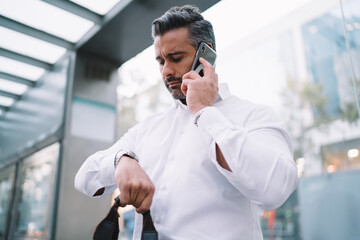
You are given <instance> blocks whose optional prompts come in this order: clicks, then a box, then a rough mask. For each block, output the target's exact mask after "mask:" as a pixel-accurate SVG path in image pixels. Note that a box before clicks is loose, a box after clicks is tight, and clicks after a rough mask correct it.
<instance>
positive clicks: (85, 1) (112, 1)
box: [71, 0, 121, 15]
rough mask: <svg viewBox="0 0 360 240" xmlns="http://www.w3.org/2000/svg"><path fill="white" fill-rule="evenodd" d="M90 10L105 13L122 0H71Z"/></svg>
mask: <svg viewBox="0 0 360 240" xmlns="http://www.w3.org/2000/svg"><path fill="white" fill-rule="evenodd" d="M71 1H72V2H75V3H77V4H79V5H81V6H83V7H85V8H88V9H89V10H91V11H93V12H96V13H98V14H101V15H105V14H106V13H107V12H108V11H110V10H111V9H112V8H113V7H114V6H115V5H116V4H117V3H118V2H120V1H121V0H102V1H98V0H71Z"/></svg>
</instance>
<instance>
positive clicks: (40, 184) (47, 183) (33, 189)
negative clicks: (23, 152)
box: [16, 143, 59, 236]
mask: <svg viewBox="0 0 360 240" xmlns="http://www.w3.org/2000/svg"><path fill="white" fill-rule="evenodd" d="M58 156H59V144H58V143H56V144H54V145H52V146H50V147H47V148H45V149H43V150H41V151H39V152H38V153H35V154H34V155H32V156H31V157H29V158H28V159H26V161H27V163H26V165H25V167H24V169H23V173H22V176H23V177H22V184H21V199H20V204H19V207H18V219H17V226H16V233H17V235H19V234H20V235H28V236H43V235H46V234H47V231H48V225H49V211H50V202H51V195H52V191H53V189H52V187H53V181H54V163H55V162H56V161H57V159H58Z"/></svg>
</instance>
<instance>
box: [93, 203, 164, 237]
mask: <svg viewBox="0 0 360 240" xmlns="http://www.w3.org/2000/svg"><path fill="white" fill-rule="evenodd" d="M119 207H120V198H119V196H117V197H116V198H115V203H114V204H113V205H112V206H111V208H110V211H109V213H108V215H107V216H106V217H105V218H104V219H103V220H102V221H101V222H100V223H99V224H98V225H97V227H96V228H95V231H94V234H93V239H94V240H117V239H118V236H119V214H118V212H117V210H118V208H119ZM157 239H158V234H157V231H156V229H155V227H154V224H153V221H152V218H151V215H150V210H149V211H147V212H145V213H143V230H142V233H141V240H157Z"/></svg>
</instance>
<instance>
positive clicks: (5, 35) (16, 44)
mask: <svg viewBox="0 0 360 240" xmlns="http://www.w3.org/2000/svg"><path fill="white" fill-rule="evenodd" d="M0 36H1V38H0V47H2V48H5V49H8V50H10V51H13V52H17V53H20V54H23V55H27V56H30V57H33V58H36V59H39V60H42V61H45V62H48V63H55V62H56V61H57V60H58V59H59V58H60V57H61V56H62V55H64V54H65V52H66V49H65V48H62V47H58V46H56V45H53V44H50V43H48V42H45V41H41V40H39V39H37V38H33V37H29V36H28V35H25V34H22V33H19V32H15V31H12V30H9V29H7V28H4V27H1V26H0Z"/></svg>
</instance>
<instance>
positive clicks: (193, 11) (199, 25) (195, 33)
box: [151, 5, 216, 50]
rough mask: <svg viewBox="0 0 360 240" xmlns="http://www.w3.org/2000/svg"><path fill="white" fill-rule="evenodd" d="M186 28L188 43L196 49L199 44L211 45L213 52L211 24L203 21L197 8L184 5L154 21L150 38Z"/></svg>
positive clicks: (213, 43) (213, 42) (213, 36)
mask: <svg viewBox="0 0 360 240" xmlns="http://www.w3.org/2000/svg"><path fill="white" fill-rule="evenodd" d="M181 27H188V29H189V41H190V44H191V45H193V46H194V47H195V48H198V46H199V45H200V43H201V42H205V43H211V44H212V47H213V48H214V50H216V45H215V35H214V30H213V27H212V25H211V23H210V22H209V21H207V20H205V19H204V17H203V16H202V15H201V12H200V10H199V8H198V7H196V6H193V5H184V6H182V7H178V6H176V7H172V8H170V9H169V10H168V11H166V12H165V13H164V14H163V15H162V16H161V17H159V18H157V19H155V20H154V21H153V23H152V28H151V31H152V37H153V39H155V37H156V36H162V35H163V34H165V33H166V32H168V31H170V30H173V29H177V28H181Z"/></svg>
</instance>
